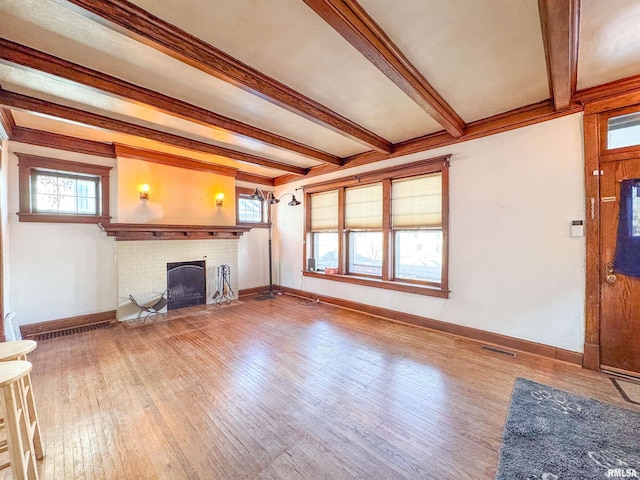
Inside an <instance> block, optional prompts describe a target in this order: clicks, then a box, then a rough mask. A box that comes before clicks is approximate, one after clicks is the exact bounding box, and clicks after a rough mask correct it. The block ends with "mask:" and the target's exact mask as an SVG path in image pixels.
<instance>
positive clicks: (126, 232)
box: [98, 223, 251, 240]
mask: <svg viewBox="0 0 640 480" xmlns="http://www.w3.org/2000/svg"><path fill="white" fill-rule="evenodd" d="M98 226H99V227H100V229H101V230H102V231H103V232H105V233H106V234H107V236H109V237H116V240H206V239H230V238H231V239H233V238H240V236H241V235H242V234H243V233H244V232H248V231H249V230H251V227H242V226H237V225H233V226H227V225H164V224H159V223H99V224H98Z"/></svg>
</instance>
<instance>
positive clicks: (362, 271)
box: [305, 156, 450, 297]
mask: <svg viewBox="0 0 640 480" xmlns="http://www.w3.org/2000/svg"><path fill="white" fill-rule="evenodd" d="M449 158H450V157H449V156H445V157H438V158H436V159H431V160H425V161H422V162H415V163H412V164H408V165H403V166H401V167H393V168H389V169H384V170H378V171H374V172H369V173H366V174H363V175H358V176H357V177H356V176H354V177H350V178H344V179H340V180H336V181H334V182H331V183H327V184H322V185H312V186H307V187H305V190H306V195H307V199H308V201H309V202H308V205H309V207H308V210H307V215H308V216H309V218H308V219H307V223H306V225H307V231H306V240H307V256H309V257H313V258H315V259H316V266H317V271H316V272H311V271H305V275H309V276H320V277H322V278H331V279H333V280H337V281H343V282H349V283H356V284H361V285H368V286H374V287H381V288H387V289H392V290H401V291H409V292H413V293H420V294H425V295H434V296H440V297H447V295H448V284H447V280H448V279H447V265H448V259H447V252H448V248H447V225H448V218H447V211H448V208H447V207H448V163H449ZM326 268H331V269H335V271H336V272H337V273H336V274H335V275H333V270H332V271H331V272H329V273H330V274H332V275H326V276H325V273H324V272H325V269H326Z"/></svg>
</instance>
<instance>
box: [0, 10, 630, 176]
mask: <svg viewBox="0 0 640 480" xmlns="http://www.w3.org/2000/svg"><path fill="white" fill-rule="evenodd" d="M132 3H133V4H135V5H137V6H138V7H141V8H143V9H145V10H147V11H148V12H150V13H151V14H153V15H155V16H157V17H159V18H160V19H162V20H164V21H166V22H169V23H171V24H173V25H175V26H176V27H178V28H181V29H183V30H185V31H186V32H188V33H190V34H191V35H194V36H196V37H197V38H199V39H201V40H203V41H205V42H207V43H209V44H210V45H212V46H214V47H216V48H218V49H220V50H222V51H223V52H225V53H227V54H228V55H231V56H232V57H234V58H235V59H237V60H239V61H241V62H244V63H246V64H247V65H249V66H251V67H253V68H255V69H256V70H258V71H260V72H261V73H263V74H265V75H268V76H270V77H272V78H274V79H276V80H277V81H279V82H281V83H283V84H284V85H286V86H287V87H289V88H291V89H293V90H295V91H297V92H299V93H301V94H303V95H305V96H307V97H309V98H311V99H312V100H314V101H316V102H319V103H320V104H322V105H324V106H326V107H328V108H330V109H331V110H333V111H334V112H336V113H338V114H339V115H341V116H343V117H345V118H347V119H348V120H350V121H352V122H355V123H356V124H358V125H360V126H361V127H364V129H366V130H369V131H370V132H372V133H374V134H376V135H378V136H379V137H382V138H384V139H386V140H387V141H389V142H391V143H392V144H395V143H398V142H402V141H405V140H410V139H414V138H418V137H421V136H425V135H428V134H432V133H434V132H438V131H442V130H443V127H441V126H440V124H438V123H437V122H436V121H435V120H434V119H433V118H431V117H430V116H429V115H428V114H427V113H426V112H425V111H424V110H422V109H421V108H420V107H419V106H418V105H417V104H416V103H414V102H413V100H411V99H410V98H409V97H408V96H407V95H406V94H405V93H404V92H403V91H402V90H401V89H400V88H399V87H398V86H396V85H395V84H394V83H393V82H392V81H391V80H390V79H389V78H387V76H385V75H384V74H383V73H382V72H381V71H380V70H378V69H377V68H376V67H375V66H374V65H373V64H372V63H370V62H369V60H367V59H366V58H365V57H364V56H363V55H362V54H361V53H360V52H358V51H357V50H356V48H355V47H353V46H352V45H351V44H350V43H348V42H347V40H345V39H344V38H343V37H342V36H341V35H340V34H339V33H337V32H336V31H335V30H334V29H333V28H332V27H331V26H330V25H329V24H328V23H326V22H325V21H324V20H323V19H322V18H321V17H320V16H318V15H317V14H316V13H315V12H314V11H313V10H312V9H311V8H310V7H309V6H307V4H305V3H304V1H303V0H181V1H179V2H178V1H175V0H134V1H133V2H132ZM359 4H360V5H361V6H362V8H363V9H364V10H365V11H366V12H367V13H368V14H369V15H370V16H371V17H372V18H373V20H375V22H376V23H377V24H378V25H379V26H380V27H381V28H382V29H383V30H384V32H385V33H386V34H387V36H388V37H389V38H390V39H391V41H393V43H394V44H395V45H396V46H397V47H398V49H399V50H400V51H401V52H402V53H403V54H404V55H405V56H406V58H407V59H408V60H409V61H410V62H411V63H412V64H413V65H414V66H415V67H416V69H417V70H418V71H419V72H420V73H421V74H422V75H423V76H424V77H425V78H426V79H427V80H428V81H429V83H430V84H431V85H432V86H433V87H434V88H435V89H436V90H437V91H438V93H439V94H440V95H441V96H442V98H443V99H444V100H445V101H446V102H447V103H448V104H449V105H450V106H451V107H452V108H453V110H454V111H455V112H457V114H458V115H459V116H460V117H461V118H462V120H463V121H464V122H465V123H469V122H473V121H476V120H480V119H484V118H487V117H491V116H493V115H496V114H500V113H503V112H506V111H509V110H512V109H515V108H519V107H523V106H526V105H530V104H534V103H537V102H540V101H543V100H546V99H548V98H550V97H551V96H552V94H551V92H550V91H549V80H548V74H547V66H546V60H545V50H544V42H543V38H542V32H541V27H540V16H539V12H538V2H537V1H536V0H518V1H514V0H396V1H393V2H391V1H390V0H359ZM639 23H640V2H638V1H637V0H616V1H615V2H611V1H610V0H582V2H581V14H580V35H579V56H578V85H577V87H578V89H583V88H587V87H591V86H595V85H599V84H602V83H605V82H610V81H613V80H618V79H621V78H625V77H628V76H631V75H636V74H639V73H640V29H638V28H636V26H637V25H638V24H639ZM0 36H1V37H3V38H5V39H8V40H11V41H13V42H16V43H19V44H22V45H25V46H27V47H30V48H33V49H36V50H40V51H42V52H45V53H48V54H51V55H54V56H57V57H60V58H62V59H64V60H67V61H70V62H73V63H76V64H78V65H81V66H84V67H89V68H91V69H93V70H97V71H99V72H103V73H106V74H108V75H111V76H114V77H117V78H120V79H122V80H125V81H127V82H130V83H132V84H135V85H138V86H142V87H145V88H147V89H150V90H153V91H156V92H159V93H162V94H164V95H167V96H169V97H172V98H175V99H179V100H182V101H184V102H187V103H190V104H193V105H195V106H198V107H202V108H204V109H207V110H209V111H211V112H215V113H217V114H219V115H223V116H226V117H229V118H231V119H234V120H238V121H240V122H243V123H245V124H248V125H250V126H253V127H257V128H259V129H262V130H266V131H269V132H272V133H274V134H277V135H280V136H282V137H285V138H287V139H290V140H294V141H296V142H298V143H301V144H304V145H308V146H310V147H313V148H315V149H318V150H321V151H323V152H327V153H329V154H332V155H335V156H338V157H347V156H350V155H354V154H358V153H362V152H366V151H368V150H370V147H368V146H366V145H364V144H362V143H360V142H358V141H356V140H354V139H352V138H349V137H347V136H345V135H343V134H340V133H338V132H336V131H334V130H332V129H330V128H327V127H326V126H323V125H320V124H318V123H316V122H314V121H312V120H310V119H308V118H305V117H303V116H301V115H298V114H296V113H293V112H292V111H289V110H287V109H285V108H282V107H281V106H278V105H276V104H274V103H272V102H271V101H269V100H268V99H265V98H262V97H261V96H258V95H255V94H252V93H250V92H248V91H246V90H243V89H241V88H238V87H237V86H234V85H232V84H230V83H227V82H225V81H223V80H220V79H218V78H215V77H213V76H211V75H209V74H207V73H205V72H204V71H201V70H199V69H197V68H195V67H193V66H190V65H187V64H185V63H183V62H181V61H179V60H177V59H175V58H172V57H170V56H168V55H166V54H164V53H161V52H160V51H158V50H156V49H154V48H152V47H151V46H148V45H145V44H143V43H141V42H140V41H136V40H134V39H133V38H131V37H130V36H125V35H124V34H122V33H119V31H118V28H116V27H115V26H114V25H112V24H109V23H108V22H98V21H97V20H96V19H91V18H90V17H89V16H88V15H84V14H82V12H79V11H78V7H76V6H75V5H72V4H71V3H70V2H67V1H65V0H2V2H0ZM0 85H1V86H2V88H3V89H5V90H8V91H11V92H15V93H20V94H23V95H28V96H32V97H36V98H39V99H43V100H46V101H49V102H53V103H57V104H61V105H66V106H70V107H74V108H77V109H81V110H85V111H88V112H93V113H98V114H100V115H103V116H107V117H111V118H115V119H119V120H123V121H126V122H129V123H133V124H136V125H141V126H145V127H150V128H153V129H156V130H158V131H161V132H167V133H171V134H175V135H180V136H182V137H185V138H188V139H192V140H197V141H199V142H205V143H209V144H212V145H218V146H223V147H225V148H230V149H234V150H238V151H240V152H245V153H251V154H253V155H258V156H261V157H264V158H266V159H269V160H274V161H277V162H281V163H286V164H290V165H293V166H297V167H304V168H309V167H314V166H317V165H320V164H321V162H320V161H319V160H317V159H312V158H309V157H306V156H303V155H301V154H300V153H295V152H292V151H289V150H286V149H283V148H277V147H274V146H270V145H266V144H265V143H263V142H259V141H253V140H251V139H248V138H247V137H246V136H242V135H238V134H235V133H233V132H230V131H228V130H223V129H221V128H217V127H211V126H204V125H202V124H199V123H196V122H193V121H188V120H185V119H182V118H178V117H177V116H175V115H171V114H168V113H165V112H162V111H158V109H156V108H154V107H153V106H149V105H143V104H140V103H139V102H134V101H131V100H128V99H126V98H122V97H118V96H115V95H112V94H109V93H105V92H99V91H96V90H95V89H93V88H90V87H87V86H84V85H81V84H79V83H75V82H72V81H69V80H65V79H61V78H57V77H53V76H51V75H48V74H46V73H43V72H39V71H35V70H28V69H26V68H25V67H22V66H18V65H15V64H9V63H7V62H3V63H2V62H0ZM13 114H14V118H15V122H16V124H17V125H18V126H22V127H28V128H36V129H42V130H48V131H52V132H55V133H61V134H67V135H76V136H79V137H81V138H85V139H90V140H96V141H101V142H111V141H115V142H120V143H128V144H132V145H136V146H142V145H144V146H145V148H153V149H156V150H159V151H165V152H170V153H177V152H179V153H177V154H179V155H183V156H191V157H192V158H197V159H202V160H206V161H211V162H214V163H221V164H225V165H231V166H235V167H237V168H240V169H241V170H243V171H247V172H251V173H257V174H261V175H267V176H270V177H277V176H279V175H282V174H284V173H286V172H284V171H281V170H278V169H274V168H266V167H262V166H257V165H250V164H247V163H240V162H237V161H235V160H231V159H228V158H225V159H221V158H220V157H216V156H213V155H206V154H202V153H197V152H195V151H191V150H186V149H183V148H182V149H176V148H175V147H173V146H170V145H167V144H162V143H159V142H151V141H149V140H144V139H139V138H138V139H136V138H133V137H132V136H131V135H124V134H122V133H119V134H117V133H114V132H110V131H107V130H103V129H97V128H93V127H88V126H79V125H74V124H73V123H70V122H67V121H61V120H60V119H52V118H46V117H43V116H41V115H33V114H29V113H27V112H19V111H18V110H13ZM125 137H126V138H125Z"/></svg>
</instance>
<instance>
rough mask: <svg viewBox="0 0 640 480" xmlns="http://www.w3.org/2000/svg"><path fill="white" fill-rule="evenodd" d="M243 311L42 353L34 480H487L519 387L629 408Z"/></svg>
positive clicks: (481, 363) (576, 386)
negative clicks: (39, 447)
mask: <svg viewBox="0 0 640 480" xmlns="http://www.w3.org/2000/svg"><path fill="white" fill-rule="evenodd" d="M243 301H244V303H243V304H240V305H237V306H234V307H231V308H225V309H221V310H217V311H210V310H209V311H207V312H201V313H197V312H196V314H194V315H191V316H182V317H181V318H177V319H170V320H168V321H166V322H160V323H157V324H151V325H145V326H141V327H139V328H133V329H130V328H125V327H123V326H122V325H118V326H116V327H113V328H109V329H104V330H95V331H90V332H86V333H81V334H76V335H72V336H68V337H61V338H56V339H51V340H46V341H42V342H40V343H39V345H38V349H37V350H36V351H35V352H33V353H32V354H31V355H30V358H29V359H30V360H31V361H32V362H33V364H34V370H33V374H32V379H33V384H34V389H35V393H36V401H37V404H38V409H39V415H40V421H41V424H42V433H43V436H44V442H45V449H46V452H45V453H46V454H45V459H44V461H42V462H41V463H40V471H41V477H42V478H44V479H56V480H57V479H136V480H137V479H144V478H148V479H207V480H211V479H269V478H280V479H312V480H318V479H325V478H326V479H332V480H338V479H352V478H353V479H358V478H360V479H458V478H460V479H463V478H464V479H467V478H473V479H492V478H493V477H494V473H495V468H496V462H497V459H498V451H499V446H500V438H501V435H502V429H503V426H504V420H505V416H506V413H507V407H508V404H509V398H510V394H511V389H512V385H513V381H514V379H515V378H516V377H518V376H522V377H526V378H529V379H532V380H535V381H539V382H542V383H546V384H548V385H552V386H555V387H559V388H563V389H565V390H569V391H571V392H574V393H578V394H583V395H588V396H591V397H595V398H598V399H600V400H604V401H608V402H611V403H615V404H618V405H622V406H626V407H629V406H630V404H628V403H625V402H624V401H623V400H622V398H621V397H620V396H619V394H618V393H617V391H616V390H615V388H614V387H613V385H612V384H611V382H610V381H609V380H608V379H607V377H605V376H604V375H601V374H598V373H594V372H591V371H586V370H582V369H580V368H579V367H576V366H573V365H569V364H564V363H561V362H557V361H552V360H549V359H545V358H538V357H534V356H531V355H525V354H519V355H518V357H517V358H515V359H512V358H509V357H505V356H503V355H499V354H496V353H491V352H487V351H484V350H482V349H481V348H480V347H479V344H477V343H474V342H471V341H467V340H462V339H458V338H455V337H451V336H447V335H445V334H441V333H437V332H431V331H427V330H423V329H419V328H416V327H410V326H404V325H399V324H395V323H391V322H388V321H384V320H381V319H378V318H375V317H371V316H367V315H364V314H360V313H356V312H353V311H349V310H344V309H340V308H337V307H333V306H330V305H323V304H304V303H303V302H301V301H300V300H298V299H297V298H295V297H290V296H282V297H278V298H277V299H275V300H272V301H262V302H259V301H256V300H252V299H251V298H243ZM631 407H632V406H631ZM3 475H5V476H4V477H3V478H9V477H8V471H5V472H3Z"/></svg>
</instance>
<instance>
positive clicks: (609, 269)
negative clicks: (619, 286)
mask: <svg viewBox="0 0 640 480" xmlns="http://www.w3.org/2000/svg"><path fill="white" fill-rule="evenodd" d="M604 269H605V273H606V277H605V281H606V282H607V283H608V284H609V285H613V284H614V283H616V280H618V276H617V275H616V274H615V273H614V272H613V263H607V264H606V265H605V267H604Z"/></svg>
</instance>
